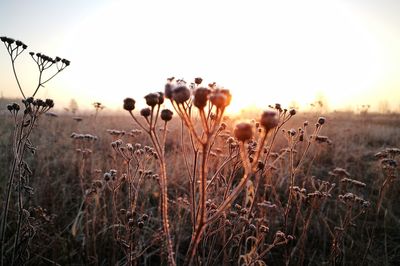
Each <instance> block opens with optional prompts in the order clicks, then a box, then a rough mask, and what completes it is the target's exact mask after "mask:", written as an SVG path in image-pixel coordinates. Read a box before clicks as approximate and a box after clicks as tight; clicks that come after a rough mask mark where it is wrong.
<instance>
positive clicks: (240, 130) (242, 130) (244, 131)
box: [234, 122, 253, 142]
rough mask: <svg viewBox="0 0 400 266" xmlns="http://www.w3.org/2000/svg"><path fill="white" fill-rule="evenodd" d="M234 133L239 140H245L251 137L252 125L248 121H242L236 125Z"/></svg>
mask: <svg viewBox="0 0 400 266" xmlns="http://www.w3.org/2000/svg"><path fill="white" fill-rule="evenodd" d="M234 135H235V137H236V138H237V139H238V140H239V141H243V142H245V141H247V140H250V139H251V138H252V137H253V127H252V126H251V124H250V123H247V122H242V123H239V124H237V125H236V127H235V130H234Z"/></svg>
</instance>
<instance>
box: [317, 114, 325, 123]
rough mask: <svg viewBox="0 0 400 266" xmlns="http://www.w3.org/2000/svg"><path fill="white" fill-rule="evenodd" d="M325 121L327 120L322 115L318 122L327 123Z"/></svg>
mask: <svg viewBox="0 0 400 266" xmlns="http://www.w3.org/2000/svg"><path fill="white" fill-rule="evenodd" d="M325 121H326V118H325V117H323V116H321V117H320V118H318V124H319V125H323V124H325Z"/></svg>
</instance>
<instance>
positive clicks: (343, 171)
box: [329, 167, 350, 178]
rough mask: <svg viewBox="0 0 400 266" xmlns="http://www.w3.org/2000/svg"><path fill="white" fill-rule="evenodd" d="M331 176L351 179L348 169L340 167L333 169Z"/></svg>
mask: <svg viewBox="0 0 400 266" xmlns="http://www.w3.org/2000/svg"><path fill="white" fill-rule="evenodd" d="M329 174H330V175H332V176H336V177H339V178H343V177H347V178H349V177H350V173H349V172H347V171H346V169H343V168H340V167H336V168H335V169H333V170H332V171H330V172H329Z"/></svg>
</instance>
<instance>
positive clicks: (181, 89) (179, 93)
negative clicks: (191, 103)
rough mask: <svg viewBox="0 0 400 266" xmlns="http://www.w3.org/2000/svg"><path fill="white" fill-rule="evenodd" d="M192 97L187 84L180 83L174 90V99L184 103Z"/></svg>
mask: <svg viewBox="0 0 400 266" xmlns="http://www.w3.org/2000/svg"><path fill="white" fill-rule="evenodd" d="M189 98H190V90H189V89H188V87H187V86H186V85H185V84H179V85H178V86H177V87H176V88H175V89H174V90H173V91H172V99H173V100H174V101H175V102H176V103H178V104H182V103H184V102H186V101H187V100H189Z"/></svg>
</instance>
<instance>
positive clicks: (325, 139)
mask: <svg viewBox="0 0 400 266" xmlns="http://www.w3.org/2000/svg"><path fill="white" fill-rule="evenodd" d="M315 141H317V142H318V143H327V144H329V145H330V144H332V140H331V139H329V138H328V137H327V136H316V137H315Z"/></svg>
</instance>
